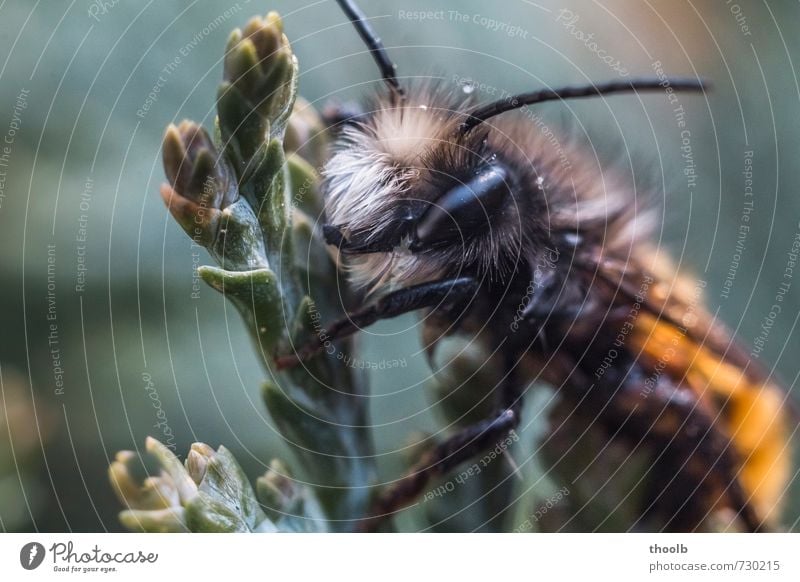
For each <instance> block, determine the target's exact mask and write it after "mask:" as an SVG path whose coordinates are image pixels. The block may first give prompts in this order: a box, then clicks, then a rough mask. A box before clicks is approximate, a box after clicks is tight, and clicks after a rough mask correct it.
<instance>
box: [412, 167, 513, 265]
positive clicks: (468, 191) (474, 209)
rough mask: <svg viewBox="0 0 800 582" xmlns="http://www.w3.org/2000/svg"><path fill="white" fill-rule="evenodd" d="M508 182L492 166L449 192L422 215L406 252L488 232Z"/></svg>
mask: <svg viewBox="0 0 800 582" xmlns="http://www.w3.org/2000/svg"><path fill="white" fill-rule="evenodd" d="M508 179H509V173H508V170H507V169H506V168H505V167H504V166H502V165H500V164H496V165H492V166H488V167H487V168H485V169H484V170H482V171H481V172H480V173H479V174H478V175H477V176H475V178H473V179H472V180H470V181H469V182H467V183H466V184H460V185H458V186H456V187H455V188H453V189H452V190H449V191H448V192H447V193H446V194H444V196H441V197H440V198H439V199H438V200H436V201H434V202H433V203H431V205H430V206H429V207H428V209H427V210H426V211H425V213H424V214H423V215H422V217H421V218H420V221H419V223H418V224H417V229H416V234H415V236H414V238H413V239H412V241H411V243H410V245H409V249H410V250H411V251H412V252H418V251H420V250H423V249H424V248H426V247H427V246H429V245H435V244H437V243H443V242H458V241H461V240H463V239H466V238H469V237H471V236H473V235H476V234H480V233H482V232H485V231H486V229H489V228H491V226H492V219H493V217H494V216H496V215H497V214H498V213H499V212H501V211H502V208H503V206H504V204H505V203H506V201H507V199H508V195H509V192H510V188H509V184H508Z"/></svg>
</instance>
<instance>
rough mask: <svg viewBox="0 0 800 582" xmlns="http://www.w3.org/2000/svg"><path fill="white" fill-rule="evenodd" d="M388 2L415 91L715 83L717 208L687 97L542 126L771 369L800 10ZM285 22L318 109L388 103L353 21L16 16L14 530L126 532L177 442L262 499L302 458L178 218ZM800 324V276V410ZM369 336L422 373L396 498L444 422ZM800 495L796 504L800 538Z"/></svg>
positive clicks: (7, 400) (792, 180)
mask: <svg viewBox="0 0 800 582" xmlns="http://www.w3.org/2000/svg"><path fill="white" fill-rule="evenodd" d="M363 4H364V9H365V10H366V11H367V12H368V13H369V15H370V16H374V17H375V20H374V26H375V28H376V29H377V30H378V31H379V32H380V34H381V36H382V37H383V39H384V41H385V43H386V44H387V46H389V47H390V50H391V54H392V56H393V57H394V58H395V60H396V61H397V63H398V66H399V71H400V74H401V75H404V76H405V75H410V76H414V75H423V76H431V75H432V76H439V77H443V78H445V79H447V80H450V81H451V82H453V81H455V82H458V81H460V80H463V79H470V80H472V81H473V82H474V84H475V85H476V87H477V91H478V92H479V93H480V92H481V91H482V90H486V89H487V88H492V87H494V88H497V90H498V91H508V92H518V91H521V90H527V89H532V88H537V87H540V86H543V85H550V86H556V85H560V84H568V83H580V82H586V81H588V80H595V81H597V80H603V79H611V78H614V77H615V76H617V75H618V72H617V70H618V69H619V67H624V68H625V69H627V70H628V71H630V72H631V74H642V75H652V74H653V73H654V68H653V63H654V62H656V61H660V62H661V63H662V64H663V68H664V70H665V71H667V72H669V73H672V74H683V75H695V74H699V75H701V76H704V77H706V78H708V79H711V80H713V84H714V91H713V93H711V94H710V95H708V97H707V99H706V98H704V97H697V96H681V104H682V105H683V107H684V109H685V115H686V117H685V122H686V129H688V130H689V131H690V142H691V151H692V159H693V162H694V164H695V172H696V182H694V185H692V182H691V180H690V179H689V178H687V176H686V175H685V174H684V169H685V167H686V163H687V160H686V158H683V157H682V151H681V146H682V145H684V143H683V142H682V139H681V129H679V128H678V126H677V119H676V116H675V114H674V112H673V111H672V108H671V107H670V106H669V105H668V104H667V102H666V100H665V99H664V98H663V95H657V96H647V97H642V98H641V99H638V98H636V97H615V98H611V99H609V100H607V101H603V100H589V101H575V102H571V103H570V104H569V106H568V107H565V106H563V105H547V106H543V107H541V108H540V109H539V110H537V113H538V112H541V114H542V117H543V118H544V119H545V120H546V123H547V124H548V125H550V126H551V127H554V128H556V127H561V128H565V129H566V130H567V131H569V132H570V133H571V134H572V135H574V136H575V139H576V140H577V141H579V142H580V141H586V142H587V143H589V142H590V143H591V145H592V146H593V147H594V148H595V150H596V153H597V155H598V156H599V157H600V159H602V160H605V161H607V162H609V163H615V164H618V165H619V166H620V167H621V168H623V169H624V168H633V173H634V179H635V180H636V182H637V184H640V185H642V186H646V187H648V188H650V189H652V190H653V191H654V192H655V194H656V199H657V200H658V201H659V203H660V204H661V205H662V208H663V212H664V217H665V218H664V221H663V223H662V225H661V228H660V230H659V240H658V243H659V244H660V245H662V246H664V247H665V248H667V249H669V250H670V251H671V252H672V253H673V255H674V256H675V258H676V260H677V261H678V262H679V263H680V265H681V267H682V268H684V269H687V270H689V271H690V272H692V273H693V274H694V275H696V276H697V277H698V278H700V279H702V280H703V281H705V282H706V284H707V286H706V291H707V297H708V301H709V305H710V307H711V309H712V311H716V310H719V316H720V317H721V318H722V319H723V320H724V321H726V322H727V323H728V325H729V326H730V327H731V328H732V329H734V330H736V333H737V334H738V335H739V336H740V338H741V339H742V341H743V343H744V345H745V347H746V348H748V350H749V349H750V348H751V347H752V346H753V342H754V340H756V338H758V337H759V334H760V333H761V329H762V324H763V323H764V318H765V317H768V315H769V312H770V306H771V305H773V303H775V296H776V294H777V293H778V289H779V285H780V284H781V282H783V281H784V280H785V279H784V271H785V269H786V267H787V261H788V260H789V256H788V254H787V253H789V252H790V251H791V248H792V243H793V240H794V239H795V237H796V236H798V233H799V232H800V225H799V224H798V222H799V221H800V197H798V195H797V184H798V183H800V164H798V163H797V161H796V160H797V159H798V157H800V85H799V84H798V74H797V73H798V71H797V68H796V63H800V34H798V33H800V5H798V4H797V3H789V2H780V3H770V4H769V5H768V4H767V3H766V2H756V1H740V2H738V3H734V2H724V1H716V0H714V1H712V0H695V1H691V2H686V1H684V0H656V1H649V2H641V3H639V2H637V3H633V2H625V1H623V0H613V1H609V0H600V1H588V0H587V1H571V2H553V1H551V0H541V1H539V2H530V1H527V0H503V1H500V2H492V3H488V2H481V1H478V0H469V1H458V2H455V1H449V2H448V1H444V0H429V1H423V0H399V1H390V0H370V1H369V2H364V3H363ZM273 9H274V10H278V11H279V12H281V14H282V15H283V17H284V22H285V27H286V32H287V34H288V35H289V38H290V40H291V41H292V44H293V48H294V50H295V52H296V54H297V55H298V58H299V60H300V66H301V79H300V83H301V85H300V91H301V94H302V95H303V96H305V97H306V98H307V99H309V100H310V101H312V102H314V103H316V104H318V105H321V104H323V103H325V102H327V101H328V100H330V99H336V100H339V101H345V100H348V99H354V98H357V97H358V96H359V95H361V94H363V93H364V92H365V91H366V90H368V89H369V87H370V86H372V85H373V84H374V83H373V81H374V79H375V76H376V72H375V69H374V67H373V65H372V63H371V61H370V59H369V57H368V56H366V55H365V54H364V49H363V46H362V44H361V43H360V41H359V40H358V38H357V37H356V35H355V34H354V32H353V30H352V29H351V27H350V25H349V24H348V23H347V22H346V21H345V19H344V17H343V16H342V14H341V13H340V11H339V9H338V8H337V6H336V5H335V3H334V2H333V1H332V0H322V1H308V0H291V1H290V0H269V1H262V0H252V1H246V0H239V1H238V2H234V1H231V0H196V1H192V2H189V1H175V2H155V1H153V0H149V1H147V2H145V1H144V0H142V1H138V2H133V1H129V0H116V1H106V2H99V1H90V0H72V1H71V2H57V3H56V2H43V1H41V0H37V1H35V2H34V1H32V0H10V1H6V2H3V3H2V4H1V5H0V61H1V62H2V65H1V66H0V134H3V135H4V136H5V142H4V143H0V172H3V174H2V175H0V238H2V253H0V273H1V274H2V281H3V284H2V286H1V287H0V300H1V301H2V306H3V308H2V312H1V313H2V334H1V335H0V373H1V378H2V402H0V406H2V409H3V413H4V414H2V418H0V424H5V425H7V427H0V429H2V430H0V528H2V530H5V531H15V530H39V531H48V530H56V531H64V530H73V531H87V530H89V531H102V530H112V531H113V530H118V529H119V525H118V523H117V521H116V512H117V511H118V509H119V504H118V502H117V500H116V499H115V498H114V497H113V495H112V492H111V489H110V487H109V485H108V483H107V479H106V467H107V465H108V462H109V460H110V459H111V458H113V455H114V453H115V452H116V451H117V450H119V449H133V450H140V449H141V448H142V445H143V442H144V438H145V436H146V435H151V434H152V435H153V436H156V437H159V438H161V439H162V440H163V441H167V440H170V439H169V438H168V437H169V435H168V434H166V433H167V432H168V433H169V434H171V435H174V438H172V440H171V442H172V443H174V445H175V447H176V451H177V452H178V453H183V452H184V451H186V449H187V448H188V446H189V444H190V443H191V442H193V441H195V440H202V441H204V442H207V443H210V444H212V445H214V446H216V445H218V444H220V443H224V444H225V445H226V446H228V447H230V448H231V449H232V450H233V451H234V452H235V453H236V455H237V457H238V458H239V459H240V461H242V463H243V464H244V465H245V467H246V469H247V471H248V473H249V474H250V475H251V476H253V477H255V476H256V475H257V474H259V473H261V472H263V471H264V469H265V468H266V465H267V463H268V462H269V459H270V458H271V457H272V456H275V455H282V456H284V457H286V456H287V449H286V447H285V446H284V444H283V443H281V442H280V440H279V438H278V437H277V435H276V432H275V430H274V429H273V428H272V427H271V422H270V419H269V418H268V416H267V415H266V412H265V410H264V408H263V405H262V403H261V401H260V397H259V384H260V381H261V379H262V372H261V370H260V368H259V365H258V362H257V360H256V357H255V354H254V352H253V350H252V349H251V345H250V342H249V339H248V337H247V335H246V332H245V330H244V326H243V325H242V323H241V322H240V321H239V317H238V314H237V313H235V312H234V311H233V310H232V308H231V307H230V306H229V305H227V304H226V303H225V302H224V300H223V298H222V297H221V296H220V295H218V294H217V293H216V292H213V291H211V290H210V289H203V290H202V291H201V293H200V298H199V299H195V298H192V291H193V289H192V284H193V267H196V264H197V261H198V260H201V261H202V262H203V263H206V262H207V261H206V259H205V257H200V259H198V257H196V256H195V257H193V255H192V252H193V251H192V249H191V248H190V241H189V240H188V239H187V238H186V236H185V235H184V234H183V232H181V231H180V229H179V228H178V226H177V225H176V224H174V223H173V222H172V220H171V219H169V218H168V214H167V212H166V211H165V209H164V207H163V204H162V202H161V200H160V197H159V196H158V194H157V190H158V186H159V184H160V182H161V181H162V179H163V172H162V168H161V160H160V139H161V136H162V133H163V130H164V127H165V126H166V124H167V123H169V122H173V121H176V120H180V119H182V118H185V117H190V118H193V119H195V120H197V121H202V122H203V123H205V124H207V125H210V123H211V120H212V119H213V117H212V116H213V107H214V95H215V91H216V85H217V83H218V81H219V79H220V76H221V64H220V63H221V56H222V51H223V48H224V43H225V40H226V37H227V35H228V33H229V31H230V30H231V29H232V28H233V27H235V26H240V25H243V24H244V23H245V22H246V20H247V19H248V18H249V17H250V16H251V15H252V14H255V13H265V12H266V11H268V10H273ZM415 11H434V13H433V14H432V15H430V16H429V17H428V18H425V19H422V18H421V17H419V15H416V14H414V12H415ZM576 16H577V19H575V17H576ZM513 27H516V28H513ZM588 35H593V36H591V37H588ZM595 43H596V44H595ZM603 56H605V57H607V58H606V61H611V60H613V61H614V62H616V61H618V62H619V64H618V65H616V67H617V70H614V66H612V65H609V64H608V62H604V60H602V58H601V57H603ZM484 97H485V98H491V96H490V95H488V94H487V95H484ZM684 137H686V136H685V135H684ZM0 139H3V138H0ZM4 147H5V148H6V149H2V148H4ZM746 152H752V180H753V196H752V197H751V198H747V197H745V178H746V176H745V175H743V171H744V170H745V158H746V156H747V155H748V154H746ZM684 153H685V152H684ZM628 171H629V172H630V171H631V170H630V169H629V170H628ZM749 200H752V201H753V209H752V213H751V214H749V216H750V222H748V223H745V222H743V212H744V210H743V209H744V208H745V202H746V201H749ZM742 224H747V225H748V226H749V227H750V229H749V231H748V232H747V233H746V235H742V234H741V233H742V231H741V229H740V226H741V225H742ZM737 243H738V245H739V246H738V247H737ZM734 265H735V268H734V267H733V266H734ZM731 272H733V273H734V275H733V277H731ZM726 289H727V291H726ZM799 305H800V279H797V278H796V280H795V281H794V282H793V284H792V285H791V287H790V289H789V291H788V294H787V297H786V300H785V301H784V303H783V304H782V306H783V310H782V312H781V313H780V314H779V315H778V317H777V318H775V320H774V323H773V324H772V326H771V327H770V328H769V333H768V335H767V336H766V338H767V339H766V342H765V345H764V350H763V352H762V354H761V360H762V361H763V362H764V363H766V364H767V365H768V367H770V368H771V366H773V365H774V371H775V373H776V374H778V375H779V376H780V377H782V378H783V379H784V380H785V382H786V384H787V385H788V386H792V385H794V383H795V381H796V378H797V375H798V373H799V372H800V358H798V357H797V355H798V353H799V350H800V333H798V332H797V331H796V329H795V327H796V325H797V321H798V316H799V315H800V310H798V306H799ZM370 332H371V333H370V334H369V337H363V338H362V342H361V345H362V346H363V350H364V357H365V359H379V358H382V357H391V358H405V361H406V362H407V364H408V365H407V366H405V367H399V368H396V369H392V370H381V371H374V372H372V377H371V380H372V390H373V394H374V399H373V402H372V411H373V421H374V423H375V424H376V430H375V437H376V443H377V450H378V452H379V453H386V454H382V455H381V456H380V459H379V463H380V467H381V469H382V473H383V475H384V476H392V475H397V474H399V472H400V471H401V468H402V463H403V461H402V458H401V457H402V455H401V454H400V453H393V452H392V451H395V450H396V449H399V448H401V447H402V446H403V444H404V443H406V441H407V438H408V436H409V435H410V434H412V433H413V432H414V431H420V430H422V431H434V430H436V427H437V426H438V423H437V416H436V413H435V411H433V410H431V407H430V403H431V401H432V398H431V395H430V394H428V393H427V392H426V389H425V383H426V380H427V378H428V377H429V372H428V369H427V366H426V364H425V362H424V357H422V355H421V354H419V353H418V341H417V332H418V329H417V328H416V326H415V320H414V319H413V318H403V319H401V320H398V321H394V322H390V323H385V324H381V325H379V326H376V327H375V328H374V329H372V330H370ZM148 375H149V376H148ZM147 378H152V382H153V384H154V387H155V388H154V390H153V389H152V388H150V389H148V388H147V386H148V382H147ZM62 380H63V385H62V383H61V382H62ZM154 391H155V393H156V396H157V399H158V400H157V402H158V407H160V408H161V409H162V410H163V412H164V416H165V417H166V419H167V421H166V423H164V422H162V424H161V426H159V425H158V423H159V419H158V418H157V416H156V414H157V413H158V409H157V407H156V406H154V402H155V400H154V399H153V396H152V394H153V392H154ZM164 416H162V419H163V418H164ZM798 491H800V487H798V486H797V485H794V486H793V488H792V491H791V492H789V493H787V496H788V501H789V504H790V507H789V510H788V511H787V522H788V524H789V525H792V524H793V522H794V526H793V527H795V528H796V527H797V522H796V520H797V516H799V515H800V502H798V501H797V500H796V498H797V493H798ZM410 527H413V524H412V525H411V526H410Z"/></svg>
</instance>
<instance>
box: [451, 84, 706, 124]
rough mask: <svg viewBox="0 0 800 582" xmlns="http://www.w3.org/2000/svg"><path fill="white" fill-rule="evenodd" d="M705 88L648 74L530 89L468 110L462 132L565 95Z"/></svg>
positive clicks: (592, 95)
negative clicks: (527, 91)
mask: <svg viewBox="0 0 800 582" xmlns="http://www.w3.org/2000/svg"><path fill="white" fill-rule="evenodd" d="M670 88H671V89H672V90H674V91H696V92H700V91H705V90H707V89H709V88H710V86H709V84H708V83H707V82H705V81H702V80H700V79H680V78H668V77H667V78H645V79H633V80H629V81H610V82H607V83H600V84H591V85H578V86H576V87H560V88H558V89H539V90H538V91H531V92H530V93H520V94H518V95H512V96H511V97H506V98H503V99H498V100H497V101H493V102H491V103H487V104H486V105H479V106H477V107H475V108H473V109H472V110H471V111H469V112H468V113H467V119H466V121H464V123H462V124H461V126H460V128H459V129H460V131H461V133H467V132H468V131H470V130H471V129H473V128H474V127H476V126H478V125H480V124H481V123H483V122H484V121H486V120H487V119H489V118H491V117H494V116H495V115H500V114H501V113H505V112H506V111H512V110H514V109H519V108H520V107H525V106H526V105H534V104H536V103H542V102H544V101H556V100H561V99H576V98H580V97H599V96H601V95H610V94H612V93H635V92H637V91H659V90H661V91H667V90H669V89H670Z"/></svg>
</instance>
